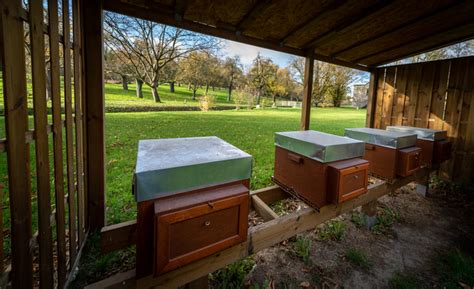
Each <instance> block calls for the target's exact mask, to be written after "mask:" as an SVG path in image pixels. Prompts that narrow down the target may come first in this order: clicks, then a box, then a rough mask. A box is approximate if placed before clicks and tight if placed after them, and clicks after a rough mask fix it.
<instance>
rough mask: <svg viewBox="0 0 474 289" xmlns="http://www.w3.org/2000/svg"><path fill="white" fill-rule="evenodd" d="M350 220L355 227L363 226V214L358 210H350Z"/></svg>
mask: <svg viewBox="0 0 474 289" xmlns="http://www.w3.org/2000/svg"><path fill="white" fill-rule="evenodd" d="M351 222H352V223H354V225H355V226H356V227H357V228H361V227H363V226H365V218H364V214H362V213H361V212H358V211H354V212H352V216H351Z"/></svg>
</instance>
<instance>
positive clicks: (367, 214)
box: [362, 200, 377, 230]
mask: <svg viewBox="0 0 474 289" xmlns="http://www.w3.org/2000/svg"><path fill="white" fill-rule="evenodd" d="M362 214H363V217H364V223H365V226H366V228H367V229H369V230H370V229H372V227H373V226H375V224H377V200H374V201H371V202H369V203H367V204H365V205H363V206H362Z"/></svg>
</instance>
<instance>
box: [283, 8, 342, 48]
mask: <svg viewBox="0 0 474 289" xmlns="http://www.w3.org/2000/svg"><path fill="white" fill-rule="evenodd" d="M346 2H347V0H336V1H334V2H332V3H331V4H329V5H328V6H327V7H325V9H323V11H321V12H320V13H318V14H317V15H315V16H313V17H311V18H310V19H308V20H306V21H305V22H303V23H301V24H300V25H298V26H297V27H295V28H293V29H292V30H290V31H289V32H288V33H286V35H285V36H284V37H282V38H281V39H280V43H281V44H283V45H284V44H285V42H286V41H287V40H288V39H290V38H291V36H293V35H294V34H296V33H298V32H300V31H305V30H306V29H307V28H308V27H310V26H311V25H313V24H314V23H317V22H318V21H319V20H320V19H321V18H322V17H324V16H325V15H328V14H329V13H331V12H332V11H334V10H335V9H337V8H338V7H340V6H341V5H343V4H344V3H346Z"/></svg>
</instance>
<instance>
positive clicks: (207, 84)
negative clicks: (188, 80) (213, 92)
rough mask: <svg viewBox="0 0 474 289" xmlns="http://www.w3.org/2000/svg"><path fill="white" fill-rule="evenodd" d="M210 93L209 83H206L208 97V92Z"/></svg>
mask: <svg viewBox="0 0 474 289" xmlns="http://www.w3.org/2000/svg"><path fill="white" fill-rule="evenodd" d="M208 91H209V83H208V82H206V95H207V92H208Z"/></svg>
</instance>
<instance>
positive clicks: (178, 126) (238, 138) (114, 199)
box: [105, 108, 365, 223]
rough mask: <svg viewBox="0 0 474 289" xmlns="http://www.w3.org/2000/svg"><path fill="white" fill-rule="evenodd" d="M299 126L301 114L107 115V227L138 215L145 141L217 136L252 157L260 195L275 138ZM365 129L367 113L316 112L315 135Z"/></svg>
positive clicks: (289, 111)
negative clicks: (137, 183)
mask: <svg viewBox="0 0 474 289" xmlns="http://www.w3.org/2000/svg"><path fill="white" fill-rule="evenodd" d="M299 121H300V110H297V109H276V110H273V109H268V110H252V111H248V110H240V111H234V110H233V111H212V112H140V113H109V114H106V129H105V131H106V155H107V156H106V169H107V184H106V187H107V201H106V202H107V221H108V223H117V222H121V221H126V220H130V219H132V218H134V217H135V215H136V209H135V206H136V205H135V202H134V199H133V196H132V193H131V186H132V183H131V181H132V175H133V172H134V168H135V160H136V153H137V144H138V141H139V140H140V139H151V138H173V137H191V136H209V135H215V136H218V137H220V138H222V139H224V140H225V141H227V142H229V143H231V144H233V145H235V146H237V147H238V148H240V149H242V150H244V151H246V152H247V153H249V154H251V155H252V156H253V158H254V167H253V174H252V181H251V188H252V189H258V188H262V187H265V186H268V185H271V179H270V177H271V175H272V172H273V161H274V143H273V135H274V132H277V131H289V130H297V129H298V128H299ZM364 125H365V110H355V109H349V108H317V109H313V110H312V117H311V129H316V130H320V131H324V132H329V133H334V134H339V135H342V134H343V133H344V128H346V127H361V126H364Z"/></svg>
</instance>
